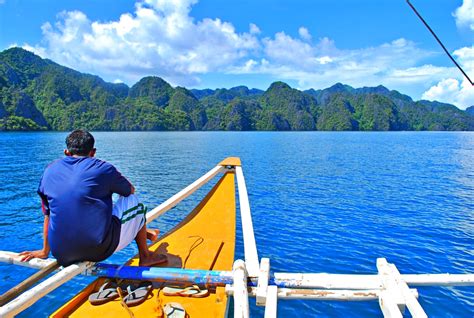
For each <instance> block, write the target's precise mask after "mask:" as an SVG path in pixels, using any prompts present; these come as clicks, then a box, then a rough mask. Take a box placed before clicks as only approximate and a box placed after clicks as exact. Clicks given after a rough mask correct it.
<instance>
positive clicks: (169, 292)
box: [163, 285, 209, 298]
mask: <svg viewBox="0 0 474 318" xmlns="http://www.w3.org/2000/svg"><path fill="white" fill-rule="evenodd" d="M163 294H164V295H165V296H181V297H193V298H203V297H207V296H208V295H209V290H207V289H200V288H199V286H197V285H193V286H189V287H184V288H182V287H171V286H166V287H165V288H163Z"/></svg>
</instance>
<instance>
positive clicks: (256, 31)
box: [249, 23, 261, 34]
mask: <svg viewBox="0 0 474 318" xmlns="http://www.w3.org/2000/svg"><path fill="white" fill-rule="evenodd" d="M249 29H250V34H260V32H261V31H260V28H259V27H258V26H257V25H256V24H254V23H250V25H249Z"/></svg>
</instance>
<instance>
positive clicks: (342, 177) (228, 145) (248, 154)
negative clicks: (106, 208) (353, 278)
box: [0, 132, 474, 317]
mask: <svg viewBox="0 0 474 318" xmlns="http://www.w3.org/2000/svg"><path fill="white" fill-rule="evenodd" d="M94 135H95V137H96V140H97V142H96V146H97V149H98V151H97V156H98V157H99V158H101V159H105V160H108V161H110V162H112V163H113V164H115V165H116V166H117V167H118V168H119V169H120V170H121V171H122V172H123V174H125V175H126V176H128V177H129V178H130V180H131V181H132V182H133V183H134V185H135V186H136V188H137V191H138V192H139V193H140V195H141V198H142V200H143V201H144V202H145V203H146V204H147V205H148V206H149V207H154V206H156V205H157V204H159V203H161V202H163V201H164V200H165V199H166V198H168V197H169V196H171V195H172V194H174V193H175V192H177V191H179V190H180V189H182V188H183V187H184V186H186V185H187V184H189V183H190V182H192V181H194V180H195V179H196V178H197V177H199V176H200V175H202V174H203V173H205V172H206V171H208V170H209V169H210V168H212V167H213V166H214V165H215V164H216V163H218V162H219V161H220V160H221V159H223V158H225V157H227V156H240V157H241V158H242V162H243V167H244V174H245V177H246V181H247V188H248V192H249V198H250V204H251V208H252V212H253V222H254V228H255V236H256V240H257V245H258V252H259V256H260V257H269V258H270V259H271V268H272V270H274V271H286V272H331V273H360V274H362V273H375V272H376V267H375V261H376V258H378V257H385V258H387V260H388V261H389V262H391V263H395V264H396V265H397V267H398V269H399V270H400V272H401V273H446V272H450V273H467V272H470V273H473V272H474V248H473V246H474V134H473V133H412V132H400V133H323V132H308V133H306V132H305V133H303V132H292V133H270V132H268V133H265V132H243V133H230V132H195V133H189V132H188V133H185V132H169V133H168V132H166V133H164V132H123V133H108V132H98V133H95V134H94ZM65 136H66V133H1V134H0V180H2V185H1V186H0V207H1V209H0V249H1V250H13V251H21V250H25V249H35V248H39V247H40V246H41V242H42V238H41V235H42V234H41V233H42V222H43V219H42V215H41V212H40V207H39V200H38V198H37V196H36V194H35V192H36V188H37V185H38V181H39V178H40V176H41V174H42V171H43V169H44V167H45V166H46V165H47V164H48V163H49V162H50V161H52V160H54V159H56V158H58V157H60V156H61V155H62V150H63V148H64V138H65ZM207 189H208V188H207ZM207 189H203V190H202V191H199V192H198V193H197V194H196V195H195V196H192V197H191V198H189V199H187V200H186V201H184V203H183V205H182V206H181V207H179V208H176V209H174V210H172V211H171V212H169V214H166V215H164V216H163V217H162V218H161V219H159V220H157V221H155V222H154V223H153V225H154V226H155V227H159V228H160V229H161V230H162V231H166V230H169V229H170V228H171V227H172V226H173V225H174V224H176V223H177V222H178V221H179V220H180V219H181V218H182V217H183V216H184V215H185V214H186V212H187V211H189V210H190V209H191V208H192V207H193V206H194V205H195V204H196V203H197V202H199V200H200V198H201V197H202V195H203V194H204V193H205V191H206V190H207ZM237 233H238V235H239V240H238V242H237V251H236V253H237V255H236V256H237V257H239V258H242V257H243V245H242V240H241V239H240V233H241V229H240V225H238V227H237ZM135 252H136V247H135V246H134V245H133V246H130V247H128V248H126V249H125V250H123V251H121V252H119V253H118V254H116V255H114V256H112V257H111V258H110V259H109V261H110V262H114V263H117V262H122V261H125V260H126V259H127V258H128V257H129V256H130V255H132V254H134V253H135ZM33 272H34V271H33V270H30V269H26V268H20V267H14V266H6V265H0V292H4V291H6V290H7V289H8V288H10V287H12V286H14V285H15V284H16V283H18V282H20V281H21V280H22V279H24V278H26V277H28V276H29V275H31V274H32V273H33ZM88 281H90V278H84V277H78V278H76V279H74V280H73V281H72V282H69V283H67V284H66V285H64V286H62V287H60V288H59V289H57V290H56V291H55V292H53V293H51V294H50V295H48V296H47V297H46V298H45V299H44V300H41V301H40V302H38V303H37V304H35V305H34V306H33V307H31V308H30V309H28V310H27V311H25V312H24V313H23V314H22V315H21V316H23V317H42V316H46V314H47V313H50V312H51V311H52V310H54V309H56V308H57V307H59V306H60V305H61V304H62V303H64V301H66V300H67V299H69V298H70V297H71V296H72V295H74V294H75V293H76V292H77V291H79V290H80V289H81V288H82V287H83V286H84V285H85V283H86V282H88ZM418 291H419V294H420V298H419V300H420V303H421V305H422V306H423V307H424V308H425V310H426V312H427V314H428V315H429V316H430V317H473V316H474V288H473V287H456V288H454V287H450V288H439V287H424V288H423V287H419V288H418ZM251 304H254V300H253V299H252V300H251ZM251 310H252V314H254V316H262V314H263V309H262V308H260V307H256V306H255V305H252V308H251ZM278 311H279V316H280V317H290V316H291V317H295V316H296V317H303V316H306V317H308V316H318V317H382V314H381V312H380V310H379V308H378V304H377V302H348V303H340V302H319V301H300V300H296V301H294V300H292V301H289V300H281V301H279V304H278Z"/></svg>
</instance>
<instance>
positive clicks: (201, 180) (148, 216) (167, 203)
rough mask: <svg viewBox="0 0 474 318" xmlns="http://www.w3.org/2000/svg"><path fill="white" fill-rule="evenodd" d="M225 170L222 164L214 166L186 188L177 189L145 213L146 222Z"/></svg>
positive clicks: (169, 208)
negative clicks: (169, 196) (173, 193)
mask: <svg viewBox="0 0 474 318" xmlns="http://www.w3.org/2000/svg"><path fill="white" fill-rule="evenodd" d="M222 171H225V167H223V166H216V167H214V168H213V169H211V170H209V171H208V172H207V173H206V174H204V175H203V176H202V177H200V178H199V179H197V180H196V181H194V182H193V183H191V184H190V185H188V186H187V187H186V188H184V189H183V190H181V191H179V192H178V193H176V194H175V195H173V196H172V197H171V198H169V199H168V200H166V201H165V202H163V203H161V204H160V205H158V206H157V207H156V208H154V209H153V210H151V211H150V212H148V213H147V214H146V222H147V223H150V222H151V221H153V220H154V219H156V218H157V217H159V216H160V215H162V214H164V213H165V212H167V211H169V210H171V209H172V208H174V207H175V206H176V205H178V203H180V202H181V201H183V200H184V199H186V198H187V197H189V196H190V195H191V194H193V193H194V192H196V190H198V189H199V188H201V187H202V186H203V185H205V184H206V183H207V182H209V180H211V179H212V178H214V177H215V176H216V175H217V174H219V173H220V172H222Z"/></svg>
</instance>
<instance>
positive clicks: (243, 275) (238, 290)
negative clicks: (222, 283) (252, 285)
mask: <svg viewBox="0 0 474 318" xmlns="http://www.w3.org/2000/svg"><path fill="white" fill-rule="evenodd" d="M233 269H234V284H233V292H234V318H249V312H250V310H249V295H248V292H247V269H246V268H245V262H244V261H243V260H241V259H238V260H236V261H235V262H234V266H233Z"/></svg>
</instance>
